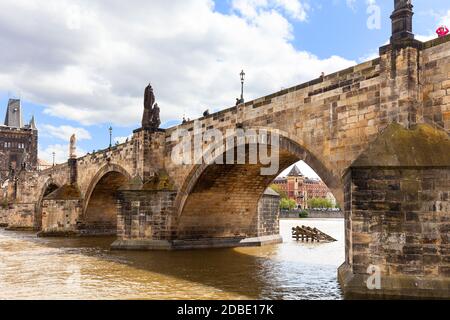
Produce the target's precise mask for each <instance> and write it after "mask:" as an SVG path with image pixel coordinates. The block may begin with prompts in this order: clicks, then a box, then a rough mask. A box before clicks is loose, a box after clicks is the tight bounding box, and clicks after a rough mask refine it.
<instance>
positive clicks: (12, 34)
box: [0, 0, 450, 176]
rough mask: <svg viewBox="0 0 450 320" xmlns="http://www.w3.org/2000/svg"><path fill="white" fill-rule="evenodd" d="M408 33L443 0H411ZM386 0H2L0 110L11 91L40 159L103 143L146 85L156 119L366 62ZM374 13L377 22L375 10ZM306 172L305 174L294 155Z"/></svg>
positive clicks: (435, 21)
mask: <svg viewBox="0 0 450 320" xmlns="http://www.w3.org/2000/svg"><path fill="white" fill-rule="evenodd" d="M413 4H414V5H415V17H414V31H415V33H416V35H417V38H418V39H419V40H428V39H432V38H434V37H435V33H434V32H435V31H434V30H435V29H436V28H437V27H438V26H439V25H441V24H446V25H450V2H449V1H448V0H433V1H428V0H415V1H413ZM392 10H393V1H392V0H216V1H212V0H171V1H167V0H152V1H146V0H130V1H126V2H125V1H120V0H108V1H106V0H78V1H72V0H35V1H32V0H2V1H0V48H1V50H0V116H3V114H4V113H5V112H6V105H7V101H8V99H9V98H20V99H21V100H22V108H23V114H24V120H25V121H29V119H30V118H31V116H32V115H34V116H35V118H36V123H37V126H38V129H39V135H40V137H39V157H40V158H41V159H44V160H46V161H48V162H51V161H52V153H53V152H55V154H56V161H57V162H64V161H66V159H67V157H68V141H69V138H70V136H71V135H72V133H75V134H76V135H77V139H78V145H77V148H78V150H77V151H78V155H79V156H82V155H83V154H84V153H86V152H92V151H93V150H98V149H103V148H105V147H107V146H108V144H109V131H108V128H109V127H110V126H111V127H112V128H113V140H114V141H120V142H122V141H123V140H125V139H126V137H128V136H129V135H130V134H131V133H132V131H133V130H134V129H136V128H138V127H139V123H140V120H141V117H142V110H143V93H144V88H145V87H146V86H147V84H148V83H151V84H152V86H153V88H154V91H155V95H156V99H157V102H158V104H159V106H160V108H161V118H162V122H163V127H170V126H173V125H176V124H178V123H180V122H181V119H182V118H183V116H186V117H188V118H191V119H195V118H198V117H200V116H201V115H202V113H203V111H204V110H206V109H209V110H210V111H212V112H214V111H218V110H221V109H224V108H227V107H230V106H233V105H234V102H235V99H236V98H237V97H238V96H239V94H240V79H239V73H240V71H241V70H242V69H244V70H245V72H246V82H245V98H246V100H251V99H255V98H258V97H260V96H265V95H268V94H271V93H273V92H276V91H278V90H280V89H282V88H287V87H290V86H293V85H297V84H300V83H302V82H305V81H308V80H311V79H314V78H317V77H318V76H319V75H320V74H321V72H325V73H331V72H334V71H338V70H340V69H343V68H346V67H349V66H352V65H355V64H357V63H360V62H363V61H366V60H369V59H373V58H375V57H376V56H377V52H378V48H379V47H380V46H382V45H383V44H386V43H387V42H388V40H389V37H390V32H391V26H390V19H389V16H390V14H391V13H392ZM378 16H379V18H380V19H377V17H378ZM300 167H301V169H302V171H304V173H305V174H306V175H310V176H314V173H313V172H312V170H311V169H310V168H309V167H307V166H306V165H305V164H301V165H300Z"/></svg>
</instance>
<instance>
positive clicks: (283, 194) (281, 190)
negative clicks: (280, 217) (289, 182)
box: [270, 184, 289, 199]
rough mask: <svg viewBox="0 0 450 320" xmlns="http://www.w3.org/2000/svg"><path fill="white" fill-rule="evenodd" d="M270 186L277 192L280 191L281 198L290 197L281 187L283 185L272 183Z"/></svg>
mask: <svg viewBox="0 0 450 320" xmlns="http://www.w3.org/2000/svg"><path fill="white" fill-rule="evenodd" d="M270 188H271V189H272V190H273V191H275V192H276V193H278V194H279V195H280V197H281V199H289V197H288V196H287V193H286V192H285V191H283V189H281V187H280V186H279V185H277V184H271V185H270Z"/></svg>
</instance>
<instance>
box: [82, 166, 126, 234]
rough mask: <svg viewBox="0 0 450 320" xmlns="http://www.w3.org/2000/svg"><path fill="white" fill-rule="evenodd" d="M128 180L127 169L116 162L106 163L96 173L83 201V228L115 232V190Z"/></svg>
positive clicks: (107, 232)
mask: <svg viewBox="0 0 450 320" xmlns="http://www.w3.org/2000/svg"><path fill="white" fill-rule="evenodd" d="M130 180H131V175H130V174H129V173H128V171H127V170H125V169H124V168H123V167H121V166H120V165H117V164H107V165H105V166H103V167H102V168H101V169H100V170H99V171H98V172H97V173H96V175H95V176H94V177H93V178H92V180H91V182H90V183H89V186H88V188H87V191H86V194H85V200H84V203H83V213H82V220H83V224H84V228H86V229H89V230H90V231H94V230H96V231H95V232H92V233H102V234H115V233H116V231H117V230H116V229H117V203H116V202H117V198H116V192H117V189H119V188H120V187H121V186H123V185H125V184H126V183H128V182H129V181H130ZM90 233H91V232H90Z"/></svg>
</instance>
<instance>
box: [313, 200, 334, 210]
mask: <svg viewBox="0 0 450 320" xmlns="http://www.w3.org/2000/svg"><path fill="white" fill-rule="evenodd" d="M308 206H309V207H310V208H312V209H316V208H320V209H331V208H333V203H332V202H331V201H330V200H328V199H324V198H312V199H310V200H309V201H308Z"/></svg>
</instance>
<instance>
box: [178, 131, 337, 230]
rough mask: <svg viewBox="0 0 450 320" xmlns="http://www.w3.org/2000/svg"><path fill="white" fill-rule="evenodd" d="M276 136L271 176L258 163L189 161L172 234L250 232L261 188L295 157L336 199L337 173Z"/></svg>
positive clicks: (290, 138) (298, 147) (308, 152)
mask: <svg viewBox="0 0 450 320" xmlns="http://www.w3.org/2000/svg"><path fill="white" fill-rule="evenodd" d="M279 136H280V144H279V152H280V157H279V169H278V171H277V172H276V173H275V174H273V175H268V176H262V175H261V171H260V170H261V168H262V167H263V166H262V165H261V164H257V165H252V164H245V165H239V164H232V165H228V164H227V165H222V164H210V165H208V164H201V165H196V166H194V167H193V169H192V170H191V171H190V173H189V174H188V176H187V179H186V181H185V183H184V184H183V185H182V187H181V189H180V191H179V194H178V196H177V199H176V200H175V207H176V208H177V210H178V216H177V222H178V224H177V238H179V239H183V238H184V239H192V238H216V237H236V236H237V237H239V236H242V237H254V236H255V230H254V227H255V225H256V223H255V219H257V210H258V203H259V201H260V199H261V198H262V196H263V194H264V192H265V190H266V189H267V187H268V186H269V185H270V184H271V183H272V182H273V181H274V179H275V178H276V177H277V176H278V175H279V174H280V173H281V172H283V171H284V170H286V169H287V168H288V167H289V166H291V165H292V164H295V163H296V162H298V161H300V160H303V161H305V162H306V163H307V164H308V165H310V166H311V168H312V169H313V170H315V171H316V172H317V173H318V174H319V176H320V177H321V178H322V180H323V181H324V183H325V184H326V185H327V186H328V187H329V188H330V190H331V191H332V192H333V194H335V196H336V197H337V198H338V200H339V201H341V198H342V197H341V195H342V194H343V185H342V182H341V178H340V177H338V176H336V175H334V174H333V170H331V168H328V167H327V166H326V165H325V164H323V163H322V162H321V161H320V160H319V159H318V157H316V156H315V155H314V154H313V153H311V152H310V151H309V150H308V149H307V148H305V147H304V146H302V145H300V144H299V143H297V142H296V141H295V140H294V139H293V138H292V137H289V136H288V135H286V134H280V133H279ZM248 149H249V148H248V145H246V150H247V152H248ZM225 153H226V152H224V153H222V154H221V155H219V157H223V156H224V154H225Z"/></svg>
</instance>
